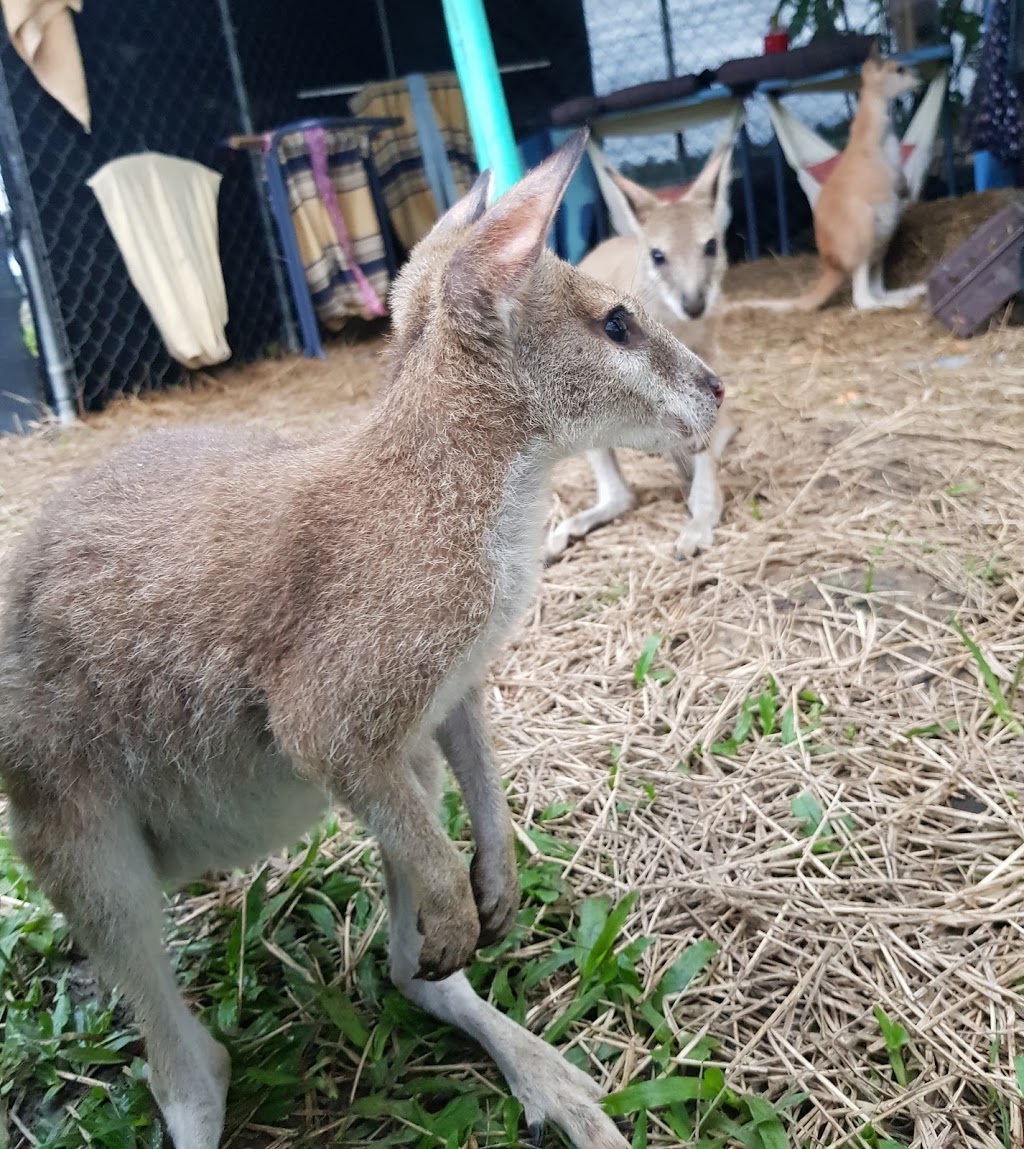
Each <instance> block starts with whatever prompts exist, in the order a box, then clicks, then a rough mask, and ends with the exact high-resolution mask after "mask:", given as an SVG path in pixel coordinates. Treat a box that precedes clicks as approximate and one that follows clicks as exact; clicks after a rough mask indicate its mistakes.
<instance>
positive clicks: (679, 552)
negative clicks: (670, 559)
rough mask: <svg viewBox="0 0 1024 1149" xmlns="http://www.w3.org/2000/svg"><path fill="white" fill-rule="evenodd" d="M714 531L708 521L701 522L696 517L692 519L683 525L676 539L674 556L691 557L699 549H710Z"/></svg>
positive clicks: (678, 557) (679, 557)
mask: <svg viewBox="0 0 1024 1149" xmlns="http://www.w3.org/2000/svg"><path fill="white" fill-rule="evenodd" d="M714 533H715V528H714V527H713V526H711V525H710V523H702V522H700V521H699V520H698V519H693V520H692V521H691V522H689V523H687V524H686V526H685V527H683V529H682V531H681V532H680V535H679V538H677V539H676V543H675V555H676V558H677V559H692V558H693V556H694V555H695V554H697V553H698V552H699V551H707V550H710V549H711V542H712V540H713V538H714Z"/></svg>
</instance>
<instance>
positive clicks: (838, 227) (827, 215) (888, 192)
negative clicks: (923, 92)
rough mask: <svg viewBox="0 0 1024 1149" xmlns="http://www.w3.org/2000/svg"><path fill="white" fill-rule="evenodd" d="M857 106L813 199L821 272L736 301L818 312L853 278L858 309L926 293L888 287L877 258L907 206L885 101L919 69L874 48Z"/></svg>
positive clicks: (909, 84) (901, 302)
mask: <svg viewBox="0 0 1024 1149" xmlns="http://www.w3.org/2000/svg"><path fill="white" fill-rule="evenodd" d="M860 75H861V89H860V96H859V97H858V99H857V112H856V114H855V115H854V117H853V123H851V125H850V137H849V139H848V141H847V143H846V147H845V148H844V149H843V152H842V154H841V155H840V156H839V159H838V160H837V161H836V166H835V167H834V168H833V169H832V171H831V172H830V173H829V176H828V178H827V179H826V180H825V183H824V184H823V185H822V188H821V191H820V192H819V193H818V199H817V202H816V203H815V204H814V241H815V243H816V245H817V248H818V256H819V257H820V259H821V275H820V276H819V277H818V280H817V282H816V283H814V284H813V285H812V286H811V287H809V288H808V289H807V291H805V292H804V293H803V295H798V296H796V297H795V298H793V299H762V300H746V299H738V300H736V301H735V302H734V303H732V304H731V305H730V310H732V309H734V308H742V307H753V308H760V309H761V310H766V311H816V310H817V309H818V308H819V307H824V305H825V304H826V303H827V302H828V301H829V300H830V299H831V298H832V296H833V295H835V293H836V292H837V291H838V290H839V289H840V288H841V287H842V286H843V284H844V283H846V282H848V281H850V280H852V281H853V306H854V307H855V308H857V309H858V310H859V311H870V310H873V309H875V308H879V307H906V306H907V305H908V304H910V303H913V302H914V300H915V299H919V298H920V297H921V296H922V295H924V293H925V291H926V290H927V288H926V287H925V285H924V284H917V285H915V286H913V287H904V288H901V289H900V290H898V291H886V290H885V286H884V284H883V282H882V265H883V263H884V262H885V253H886V251H888V249H889V243H890V241H891V239H892V237H893V235H894V233H895V231H896V228H897V226H898V225H899V222H900V218H901V216H902V215H903V212H904V210H905V209H906V206H907V202H908V193H909V188H908V187H907V178H906V176H905V175H904V174H903V167H902V164H901V161H900V142H899V140H898V139H897V138H896V136H895V134H894V133H893V130H892V125H891V123H890V121H889V104H890V102H891V101H892V100H894V99H895V98H896V97H897V96H898V95H900V93H902V92H909V91H912V90H913V89H914V88H916V87H917V86H918V85H919V84H920V79H919V77H918V76H917V73H916V72H914V71H913V70H912V69H910V68H905V67H904V66H903V65H902V64H898V63H896V61H895V60H879V59H878V58H877V49H872V53H871V55H870V56H869V57H868V59H867V60H865V61H864V66H863V67H862V68H861V73H860Z"/></svg>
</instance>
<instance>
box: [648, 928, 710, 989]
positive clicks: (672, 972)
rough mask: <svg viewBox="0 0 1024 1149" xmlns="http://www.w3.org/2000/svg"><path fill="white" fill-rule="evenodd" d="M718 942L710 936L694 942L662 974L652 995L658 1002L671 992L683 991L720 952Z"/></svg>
mask: <svg viewBox="0 0 1024 1149" xmlns="http://www.w3.org/2000/svg"><path fill="white" fill-rule="evenodd" d="M718 948H719V947H718V943H717V942H714V941H712V940H711V939H710V938H704V939H703V940H702V941H699V942H694V943H693V945H691V946H687V947H686V949H685V950H683V952H682V953H681V954H680V955H679V957H677V958H676V960H675V961H674V962H673V963H672V964H671V965H670V966H669V967H668V969H667V970H666V971H665V972H664V974H662V976H661V980H660V981H659V982H658V984H657V986H656V987H655V990H654V993H653V994H652V995H651V996H652V998H653V999H654V1001H655V1002H656V1003H660V1002H661V999H662V998H663V997H664V996H665V995H666V994H669V993H681V992H682V991H683V990H684V989H686V987H687V986H688V985H689V984H690V982H691V981H693V979H694V978H695V977H696V976H697V974H699V973H700V971H701V970H702V969H703V968H704V967H705V966H706V965H707V964H708V962H709V961H710V960H711V959H712V958H713V957H714V956H715V954H716V953H718Z"/></svg>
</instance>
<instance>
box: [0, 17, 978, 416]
mask: <svg viewBox="0 0 1024 1149" xmlns="http://www.w3.org/2000/svg"><path fill="white" fill-rule="evenodd" d="M837 2H838V0H829V3H830V4H832V5H833V6H834V5H835V4H836V3H837ZM952 2H953V0H946V4H949V3H952ZM966 2H967V3H968V4H969V5H971V4H973V5H975V6H976V7H980V4H981V0H966ZM775 4H776V0H734V2H731V3H728V4H725V3H719V2H716V0H631V2H630V3H629V4H623V3H622V0H517V3H516V4H514V5H513V4H509V3H507V0H488V17H489V20H490V23H491V28H492V34H493V36H494V41H495V48H496V51H497V56H498V60H499V63H500V64H503V65H509V66H511V70H509V71H507V73H506V75H505V88H506V93H507V95H508V99H509V103H510V106H511V110H512V113H513V119H514V121H515V124H516V128H517V131H518V133H519V135H520V137H522V136H525V135H528V134H529V133H530V132H531V131H534V130H536V129H537V128H538V127H540V126H541V125H542V124H543V122H544V118H545V114H546V110H547V109H548V108H550V107H551V106H553V105H554V104H556V103H558V102H560V101H562V100H566V99H569V98H572V97H575V96H581V95H587V94H589V93H590V92H592V91H597V92H599V93H603V92H608V91H612V90H615V89H617V88H621V87H625V86H629V85H633V84H638V83H641V82H643V81H646V80H653V79H662V78H665V77H667V76H669V75H680V74H684V73H688V72H700V71H702V70H703V69H706V68H714V67H717V66H718V65H720V64H721V63H723V62H724V61H725V60H726V59H729V58H735V57H738V56H744V55H756V54H758V53H760V51H761V48H762V37H763V35H764V33H765V31H766V30H767V28H768V23H769V18H770V16H771V15H772V12H773V10H774V8H775ZM945 6H946V5H944V7H945ZM881 7H882V5H881V3H880V0H846V4H845V10H846V20H847V22H848V24H849V26H850V27H853V28H857V29H858V30H872V29H875V28H877V27H878V26H879V20H880V16H879V12H880V11H881ZM76 30H77V33H78V39H79V44H80V48H81V52H82V58H83V62H84V65H85V72H86V78H87V81H88V85H89V94H90V99H91V103H92V133H91V134H90V135H86V134H85V133H84V132H83V131H82V130H81V128H80V127H79V126H78V124H77V123H76V122H75V121H74V120H73V119H72V118H71V117H70V116H69V115H68V114H67V113H66V112H65V111H64V110H63V109H62V108H61V107H60V105H59V104H57V103H56V101H54V100H53V99H52V98H51V97H49V96H48V95H47V94H46V93H45V92H44V91H43V90H42V89H41V88H40V87H39V85H38V83H37V82H36V81H35V79H34V78H33V77H32V75H31V74H30V73H29V71H28V70H27V68H26V67H25V66H24V64H23V63H22V62H21V60H20V59H19V58H18V57H17V56H16V54H15V53H14V51H13V49H12V48H11V47H10V45H9V44H7V43H6V42H5V43H4V45H3V47H2V50H0V65H2V70H3V80H4V83H0V136H2V137H3V138H2V141H0V142H2V144H3V150H2V153H0V164H2V169H3V175H4V177H5V180H7V181H8V184H10V179H9V177H11V176H12V174H13V175H14V176H18V175H19V173H21V167H22V165H21V163H20V161H21V159H22V156H23V161H24V163H23V169H24V170H23V173H21V174H23V175H24V180H23V182H24V183H25V184H26V185H27V188H22V189H20V190H21V191H22V192H25V191H26V190H27V192H28V193H29V195H30V199H31V201H32V204H31V206H32V207H33V209H34V214H35V215H36V223H37V225H38V226H37V231H36V232H35V235H36V238H37V240H38V244H39V247H40V251H41V254H42V255H43V257H44V260H43V262H44V264H48V266H43V267H42V269H41V270H42V275H41V279H42V281H43V285H44V288H45V289H46V292H48V293H49V294H50V295H51V296H52V300H51V302H52V304H53V306H52V313H53V316H54V318H55V320H56V323H55V329H54V331H53V333H52V335H53V340H51V342H53V344H54V347H55V350H53V348H51V350H52V352H53V354H54V355H55V356H56V357H57V358H58V359H66V360H67V361H68V364H69V367H70V371H69V374H70V375H71V378H72V382H73V384H74V386H75V388H76V392H77V399H78V402H79V404H80V406H82V407H85V408H95V407H98V406H100V405H102V404H103V403H104V402H105V401H106V400H107V399H108V398H109V396H110V395H112V394H113V393H116V392H119V391H126V390H127V391H138V390H143V389H146V388H148V387H153V386H163V385H166V384H168V383H171V382H174V381H176V380H178V379H180V378H181V376H182V374H183V369H182V368H181V366H180V365H179V364H177V363H176V362H175V361H174V360H173V359H172V358H171V357H170V356H169V355H168V353H167V351H166V349H165V347H164V345H163V342H162V340H161V338H160V336H159V334H158V332H157V330H156V328H155V326H154V324H153V321H152V319H151V318H150V316H149V313H148V311H147V309H146V308H145V306H144V304H143V303H142V301H141V299H140V298H139V296H138V294H137V292H136V290H135V288H134V287H133V286H132V284H131V282H130V280H129V278H128V273H127V270H126V268H125V264H124V261H123V259H122V258H121V255H120V252H119V251H118V249H117V246H116V244H115V242H114V239H113V237H112V235H111V233H110V230H109V228H108V227H107V225H106V223H105V221H104V218H103V216H102V214H101V212H100V208H99V205H98V202H97V200H96V198H95V196H94V195H93V193H92V192H91V191H90V190H89V188H88V187H87V186H86V180H87V179H88V178H89V177H90V176H91V175H92V174H93V173H94V172H95V171H96V170H97V169H98V168H100V167H101V166H102V165H103V164H105V163H106V162H108V161H109V160H112V159H114V158H116V157H118V156H122V155H125V154H128V153H132V152H137V151H140V150H147V149H148V150H154V151H161V152H167V153H170V154H173V155H178V156H182V157H185V158H189V159H194V160H197V161H199V162H200V163H203V164H206V165H207V166H209V167H213V168H216V169H219V170H221V171H222V172H223V174H224V180H223V183H222V186H221V191H220V200H219V219H220V246H221V262H222V268H223V273H224V280H225V286H226V288H227V294H228V306H229V314H230V319H229V323H228V329H227V337H228V341H229V343H230V346H231V348H232V352H233V362H235V363H237V362H244V361H247V360H251V359H253V358H257V357H260V356H262V355H264V354H266V353H267V352H268V351H270V350H271V349H272V348H274V347H276V346H280V345H281V344H282V343H286V342H287V339H286V336H287V331H288V324H289V323H290V322H291V307H290V304H289V303H288V300H287V297H286V296H285V295H284V293H283V290H282V283H283V280H282V277H281V274H280V262H279V255H278V251H277V244H276V236H275V235H274V233H273V227H272V224H271V221H270V218H269V215H268V213H267V210H266V205H265V202H264V196H263V189H262V187H261V183H260V179H259V174H258V169H257V168H256V167H255V166H254V161H253V159H252V157H251V156H250V155H246V154H236V153H232V152H229V151H228V150H226V149H225V148H224V147H223V146H222V141H223V140H224V139H225V138H226V137H227V136H228V135H230V134H233V133H236V132H245V131H248V130H251V129H252V128H253V127H255V128H256V129H257V130H266V129H270V128H273V127H276V126H279V125H280V124H282V123H285V122H289V121H291V120H295V119H298V118H302V117H306V116H312V115H321V114H323V115H339V114H341V115H344V114H346V113H347V101H348V95H349V94H350V93H351V92H352V91H353V90H355V88H356V87H358V86H359V84H361V83H364V82H367V81H371V80H378V79H383V78H385V77H386V76H388V75H393V74H398V75H402V74H405V73H407V72H410V71H435V70H441V69H447V68H450V67H451V55H450V49H449V47H448V43H447V37H446V32H445V25H444V18H443V13H442V10H441V2H440V0H346V3H344V4H338V3H335V2H334V0H306V2H304V3H303V4H298V5H297V4H295V3H294V0H260V3H252V2H247V0H174V3H166V2H165V0H133V2H132V3H131V4H124V3H119V0H87V2H86V5H85V10H84V12H83V13H82V14H81V15H80V16H79V17H77V18H76ZM311 89H319V90H321V91H322V90H324V89H327V90H329V91H330V92H331V93H332V94H328V95H321V96H319V97H317V98H314V99H308V98H305V99H304V98H301V96H300V93H302V92H303V91H306V92H307V93H308V92H309V91H310V90H311ZM814 99H815V101H816V102H815V106H814V109H813V110H814V115H815V118H816V120H817V122H818V123H821V122H822V121H823V120H827V119H828V118H829V117H830V116H831V117H832V118H833V119H835V120H837V121H838V120H840V119H845V118H846V117H847V116H848V114H849V106H848V103H847V101H846V98H845V97H843V96H838V95H837V96H831V97H825V98H823V97H820V96H818V97H814ZM250 112H251V115H250V114H249V113H250ZM749 130H750V134H751V138H752V140H753V142H754V144H755V146H756V145H758V144H759V143H763V142H765V141H766V140H767V139H768V123H767V117H766V116H765V115H764V112H763V109H759V108H758V102H757V101H752V102H751V105H750V115H749ZM714 133H715V128H714V127H711V128H708V129H704V130H701V129H698V130H695V131H693V132H691V133H688V134H687V140H686V145H687V148H689V149H691V151H692V153H693V154H695V155H696V154H700V153H701V152H702V151H704V150H706V149H707V147H709V146H710V143H711V140H712V139H713V136H714ZM678 147H679V145H678V141H677V140H676V138H675V137H674V136H664V137H662V136H655V137H639V138H634V139H624V140H613V141H609V142H608V152H609V155H610V158H611V159H612V160H613V162H616V163H620V164H621V163H627V164H630V163H632V164H644V163H647V162H650V161H652V160H654V161H657V160H659V159H664V160H671V159H673V158H678ZM16 190H18V189H16ZM12 199H14V200H15V201H16V200H17V196H16V195H15V196H12ZM27 214H29V215H32V214H33V212H29V213H27ZM33 226H35V224H34V225H33Z"/></svg>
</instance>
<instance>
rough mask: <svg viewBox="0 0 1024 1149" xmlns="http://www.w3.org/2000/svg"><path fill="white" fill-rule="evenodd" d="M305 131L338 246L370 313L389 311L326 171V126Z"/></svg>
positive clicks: (378, 313)
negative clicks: (360, 258) (367, 273)
mask: <svg viewBox="0 0 1024 1149" xmlns="http://www.w3.org/2000/svg"><path fill="white" fill-rule="evenodd" d="M302 135H303V137H304V138H305V141H306V147H307V148H309V161H310V166H311V167H312V169H313V182H314V183H315V184H316V190H317V191H318V192H319V193H320V200H321V202H322V203H323V205H324V207H325V208H326V209H327V214H328V215H329V216H330V217H331V223H332V224H333V225H334V233H335V235H336V236H337V239H338V246H339V247H340V248H341V250H342V251H343V252H344V253H345V258H346V259H347V260H348V264H349V267H350V268H351V269H352V278H353V279H354V280H355V281H356V286H357V287H358V288H359V294H360V295H361V296H362V299H363V305H364V307H365V308H366V310H367V312H368V313H369V314H370V315H387V313H388V310H387V308H386V307H385V306H384V304H383V303H382V302H381V298H380V296H379V295H378V294H377V292H376V291H374V289H373V284H372V283H370V281H369V280H368V279H367V278H366V276H365V275H364V274H363V269H362V268H361V267H360V266H359V262H358V261H357V259H356V253H355V251H354V249H353V247H352V241H351V239H349V234H348V229H347V228H346V227H345V221H344V219H342V216H341V210H340V208H339V207H338V197H337V195H336V194H335V191H334V187H333V186H332V184H331V179H330V176H329V175H328V174H327V133H326V131H324V129H323V128H306V129H305V130H304V131H303V133H302Z"/></svg>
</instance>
